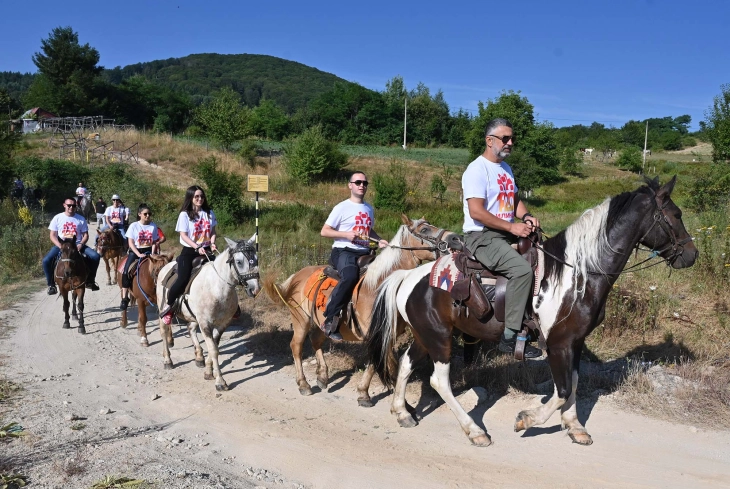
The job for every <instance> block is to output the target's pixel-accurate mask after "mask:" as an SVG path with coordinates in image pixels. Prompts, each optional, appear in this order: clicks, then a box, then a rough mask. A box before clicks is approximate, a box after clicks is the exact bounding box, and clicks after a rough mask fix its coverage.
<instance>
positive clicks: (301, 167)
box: [284, 125, 347, 183]
mask: <svg viewBox="0 0 730 489" xmlns="http://www.w3.org/2000/svg"><path fill="white" fill-rule="evenodd" d="M346 164H347V155H346V154H345V153H343V152H342V151H340V149H339V148H338V147H337V144H335V143H333V142H331V141H328V140H327V138H326V137H325V136H324V132H323V131H322V126H319V125H317V126H314V127H310V128H309V129H306V130H305V131H304V132H303V133H302V134H300V135H299V137H297V138H296V139H295V140H293V141H290V142H289V144H287V145H286V146H285V147H284V166H285V167H286V169H287V172H288V173H289V176H291V177H292V178H295V179H298V180H299V181H300V182H302V183H308V182H311V181H312V180H317V179H322V178H326V177H331V176H333V175H334V174H336V173H337V172H338V171H339V170H341V169H342V168H344V167H345V165H346Z"/></svg>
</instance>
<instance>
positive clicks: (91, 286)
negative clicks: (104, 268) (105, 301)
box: [86, 282, 99, 291]
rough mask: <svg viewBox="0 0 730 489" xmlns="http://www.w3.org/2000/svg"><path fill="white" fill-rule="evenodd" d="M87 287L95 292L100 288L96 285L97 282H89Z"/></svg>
mask: <svg viewBox="0 0 730 489" xmlns="http://www.w3.org/2000/svg"><path fill="white" fill-rule="evenodd" d="M86 287H87V288H88V289H89V290H93V291H97V290H99V286H98V285H97V284H96V282H89V283H88V284H86Z"/></svg>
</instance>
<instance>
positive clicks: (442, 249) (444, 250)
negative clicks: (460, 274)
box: [389, 223, 449, 262]
mask: <svg viewBox="0 0 730 489" xmlns="http://www.w3.org/2000/svg"><path fill="white" fill-rule="evenodd" d="M420 224H423V223H420ZM430 225H431V224H429V226H430ZM416 227H417V226H414V228H413V229H411V228H410V227H408V226H407V227H406V229H408V232H409V233H411V234H412V235H413V236H415V237H416V238H417V239H419V240H421V243H424V242H425V241H428V242H429V243H433V245H432V246H399V245H389V246H390V247H391V248H398V249H401V250H407V251H411V252H413V251H419V250H425V251H430V252H432V253H433V254H434V260H435V259H437V258H439V257H440V256H441V255H447V254H449V246H448V243H447V242H446V241H444V240H442V239H441V238H442V237H443V235H444V234H445V233H446V229H441V228H437V229H438V230H439V233H438V234H437V235H436V236H426V235H425V234H421V233H419V232H418V231H417V230H416V229H415V228H416ZM411 254H412V255H413V257H414V258H415V259H416V262H420V261H421V260H419V259H418V258H416V255H415V253H411Z"/></svg>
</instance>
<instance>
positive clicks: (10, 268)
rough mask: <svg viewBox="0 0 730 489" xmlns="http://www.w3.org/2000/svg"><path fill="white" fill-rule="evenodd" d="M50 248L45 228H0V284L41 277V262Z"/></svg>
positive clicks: (17, 225)
mask: <svg viewBox="0 0 730 489" xmlns="http://www.w3.org/2000/svg"><path fill="white" fill-rule="evenodd" d="M50 247H51V241H50V239H49V238H48V230H46V229H45V226H38V227H30V226H26V225H23V224H14V225H9V226H2V227H0V270H1V271H0V282H2V283H7V282H8V281H9V280H12V279H14V278H17V277H40V276H42V275H43V270H42V269H41V260H42V259H43V256H44V255H45V254H46V252H47V251H48V250H49V249H50Z"/></svg>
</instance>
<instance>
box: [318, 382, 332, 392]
mask: <svg viewBox="0 0 730 489" xmlns="http://www.w3.org/2000/svg"><path fill="white" fill-rule="evenodd" d="M328 383H329V382H324V381H322V380H319V379H317V387H319V388H320V389H322V390H323V391H326V390H327V384H328Z"/></svg>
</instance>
